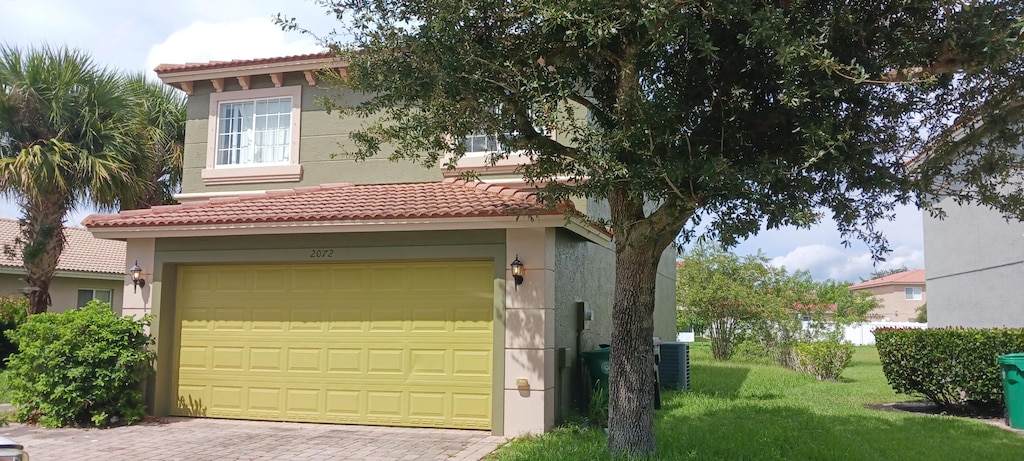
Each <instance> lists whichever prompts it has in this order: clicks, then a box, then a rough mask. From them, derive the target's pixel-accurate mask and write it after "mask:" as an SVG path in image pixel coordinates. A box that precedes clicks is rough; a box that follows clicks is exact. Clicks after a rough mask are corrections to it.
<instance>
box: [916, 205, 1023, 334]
mask: <svg viewBox="0 0 1024 461" xmlns="http://www.w3.org/2000/svg"><path fill="white" fill-rule="evenodd" d="M939 206H940V207H941V208H942V209H944V210H945V211H946V213H947V216H946V218H945V219H942V220H940V219H938V218H933V217H931V216H929V215H928V213H925V214H924V249H925V273H926V274H927V287H928V325H929V327H948V326H964V327H978V328H988V327H1002V326H1007V327H1024V306H1022V300H1024V298H1022V297H1021V293H1020V290H1019V286H1020V284H1021V282H1022V281H1024V223H1021V222H1019V221H1013V222H1006V220H1004V219H1003V218H1002V216H1000V215H999V213H997V212H995V211H992V210H990V209H987V208H983V207H979V206H974V205H968V206H959V205H956V204H955V203H954V202H953V201H952V200H951V199H944V200H942V201H940V202H939Z"/></svg>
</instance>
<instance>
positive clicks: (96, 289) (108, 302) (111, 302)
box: [75, 288, 114, 308]
mask: <svg viewBox="0 0 1024 461" xmlns="http://www.w3.org/2000/svg"><path fill="white" fill-rule="evenodd" d="M83 291H91V292H92V298H91V299H90V300H89V301H92V300H93V299H97V300H100V301H103V300H102V299H99V298H97V297H96V292H97V291H106V292H108V293H110V301H103V302H105V303H107V304H110V305H111V307H113V305H114V289H113V288H78V289H77V290H76V291H75V304H78V298H79V295H80V294H81V292H83ZM86 304H88V301H86ZM75 307H76V308H79V307H84V305H82V306H75Z"/></svg>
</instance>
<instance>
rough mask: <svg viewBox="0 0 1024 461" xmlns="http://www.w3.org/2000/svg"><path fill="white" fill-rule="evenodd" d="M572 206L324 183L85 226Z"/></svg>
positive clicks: (443, 190)
mask: <svg viewBox="0 0 1024 461" xmlns="http://www.w3.org/2000/svg"><path fill="white" fill-rule="evenodd" d="M571 210H573V209H572V208H571V204H569V203H566V204H563V205H561V206H559V207H555V208H548V207H545V206H544V205H543V204H541V203H540V202H539V201H538V199H537V197H536V195H535V194H532V193H529V192H525V191H522V190H519V189H514V188H510V187H504V186H499V185H495V184H486V183H481V182H473V181H465V180H461V179H446V180H444V181H442V182H431V183H408V184H373V185H353V184H351V183H342V184H324V185H320V186H313V187H299V188H295V189H290V190H274V191H267V192H264V193H260V194H254V195H242V196H237V197H234V196H233V197H223V198H212V199H209V200H203V201H197V202H187V203H183V204H181V205H168V206H157V207H153V208H149V209H145V210H130V211H123V212H121V213H119V214H108V215H97V214H94V215H91V216H89V217H87V218H85V219H84V220H83V221H82V224H84V225H85V226H87V227H89V228H93V229H96V228H116V227H158V226H184V225H217V224H241V223H249V224H252V223H285V222H325V221H326V222H332V221H334V222H337V221H342V222H343V221H365V220H373V221H380V220H403V219H429V218H473V217H488V216H494V217H498V216H530V215H557V214H564V213H565V212H566V211H571Z"/></svg>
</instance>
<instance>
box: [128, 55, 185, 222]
mask: <svg viewBox="0 0 1024 461" xmlns="http://www.w3.org/2000/svg"><path fill="white" fill-rule="evenodd" d="M125 86H126V90H127V91H128V92H129V94H130V95H131V97H132V102H131V106H130V107H131V108H130V111H129V113H128V116H129V118H130V120H131V123H132V124H134V126H135V130H136V133H138V134H137V139H138V140H139V141H140V142H141V145H142V147H143V148H144V149H145V150H146V154H147V155H148V156H149V157H150V161H149V162H147V164H146V166H149V167H150V169H149V171H148V172H146V173H145V176H144V177H145V180H144V181H142V182H141V183H140V184H139V185H140V186H142V187H143V188H144V189H143V191H142V193H141V195H138V196H131V195H129V196H126V197H124V198H123V199H122V200H121V203H120V205H121V209H122V210H132V209H138V208H147V207H151V206H154V205H170V204H174V203H177V201H175V200H174V194H176V193H178V192H179V191H180V190H181V174H182V156H183V154H184V150H185V109H186V105H185V98H184V97H182V96H183V94H182V93H181V92H180V91H178V90H175V89H174V88H171V87H169V86H167V85H164V84H162V83H160V82H153V81H149V80H146V76H145V74H142V73H138V74H132V75H129V76H128V77H127V78H126V79H125Z"/></svg>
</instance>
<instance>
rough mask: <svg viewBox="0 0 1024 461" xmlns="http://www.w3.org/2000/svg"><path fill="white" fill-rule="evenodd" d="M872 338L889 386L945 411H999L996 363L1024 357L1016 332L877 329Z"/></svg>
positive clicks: (1023, 335)
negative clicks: (950, 408)
mask: <svg viewBox="0 0 1024 461" xmlns="http://www.w3.org/2000/svg"><path fill="white" fill-rule="evenodd" d="M874 334H875V343H876V344H877V347H878V355H879V357H880V358H881V360H882V371H883V372H884V373H885V378H886V379H887V380H888V381H889V385H891V386H892V388H893V389H894V390H896V392H902V393H905V394H920V395H923V396H925V398H927V399H928V400H930V401H932V402H935V403H937V404H940V405H945V406H954V407H968V406H970V407H986V406H988V407H992V406H994V407H997V408H998V407H1001V406H1002V404H1003V385H1002V377H1001V376H1000V371H999V364H998V363H997V362H996V357H999V356H1000V355H1003V354H1008V353H1011V352H1024V329H1021V328H1013V329H1009V328H1000V329H965V328H952V329H928V330H919V329H913V328H907V329H900V328H879V329H876V330H875V331H874Z"/></svg>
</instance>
